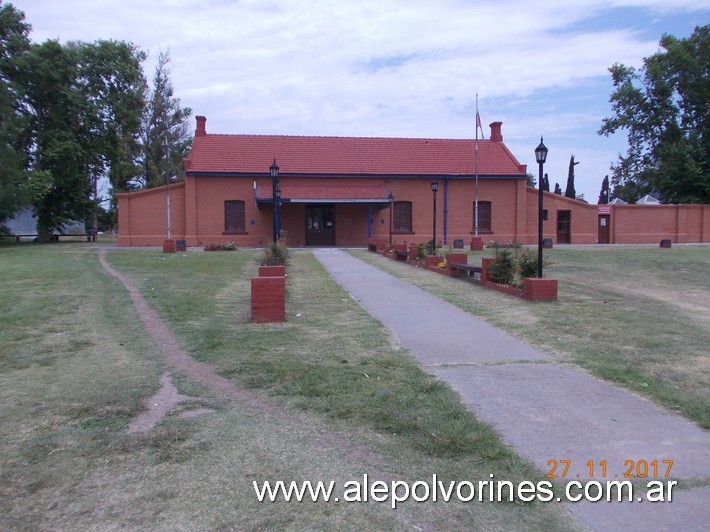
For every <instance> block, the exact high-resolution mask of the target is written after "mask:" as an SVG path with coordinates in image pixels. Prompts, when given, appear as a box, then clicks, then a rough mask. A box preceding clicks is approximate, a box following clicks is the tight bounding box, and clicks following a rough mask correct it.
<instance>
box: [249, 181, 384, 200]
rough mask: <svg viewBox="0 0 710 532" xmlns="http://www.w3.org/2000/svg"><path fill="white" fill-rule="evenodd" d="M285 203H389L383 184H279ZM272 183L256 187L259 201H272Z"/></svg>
mask: <svg viewBox="0 0 710 532" xmlns="http://www.w3.org/2000/svg"><path fill="white" fill-rule="evenodd" d="M279 188H280V189H281V202H283V203H389V201H390V200H389V192H388V191H387V190H386V189H385V188H384V187H382V186H381V185H290V184H283V185H279ZM271 192H272V191H271V185H258V186H257V187H256V201H257V203H271V202H272V201H273V200H272V194H271Z"/></svg>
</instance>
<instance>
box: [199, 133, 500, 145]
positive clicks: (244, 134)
mask: <svg viewBox="0 0 710 532" xmlns="http://www.w3.org/2000/svg"><path fill="white" fill-rule="evenodd" d="M209 137H227V138H233V137H252V138H254V137H256V138H282V139H294V138H296V139H343V140H426V141H429V140H433V141H442V142H451V141H473V142H475V141H476V140H477V141H478V142H486V143H490V142H493V143H495V144H501V143H500V142H497V141H492V140H491V139H473V138H469V137H463V138H448V137H383V136H379V137H377V136H375V137H352V136H341V135H280V134H270V133H207V134H205V135H203V136H202V137H198V138H209Z"/></svg>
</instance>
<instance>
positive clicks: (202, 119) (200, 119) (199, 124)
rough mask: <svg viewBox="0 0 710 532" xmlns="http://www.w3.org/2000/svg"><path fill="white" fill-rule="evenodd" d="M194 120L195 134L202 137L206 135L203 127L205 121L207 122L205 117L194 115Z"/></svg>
mask: <svg viewBox="0 0 710 532" xmlns="http://www.w3.org/2000/svg"><path fill="white" fill-rule="evenodd" d="M195 120H196V121H197V129H195V136H196V137H204V136H205V135H207V130H206V129H205V122H207V118H205V117H204V116H196V117H195Z"/></svg>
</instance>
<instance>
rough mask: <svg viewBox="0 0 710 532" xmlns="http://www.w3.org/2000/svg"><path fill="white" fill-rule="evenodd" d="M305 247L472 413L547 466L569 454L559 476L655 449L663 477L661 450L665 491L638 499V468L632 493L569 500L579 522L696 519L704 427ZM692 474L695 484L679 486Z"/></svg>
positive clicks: (705, 464)
mask: <svg viewBox="0 0 710 532" xmlns="http://www.w3.org/2000/svg"><path fill="white" fill-rule="evenodd" d="M313 254H314V255H315V257H316V258H317V259H318V260H319V261H320V262H321V263H322V264H323V265H324V266H325V268H326V269H327V270H328V271H329V272H330V274H331V275H332V276H333V278H334V279H335V280H336V281H337V282H338V283H340V284H341V285H342V286H343V287H344V288H345V290H347V291H348V292H349V293H350V294H351V295H352V296H353V297H354V298H355V299H356V300H357V301H358V302H359V303H360V304H361V305H362V306H363V307H364V308H365V310H367V311H368V312H369V313H370V314H372V315H373V316H374V317H375V318H377V319H379V320H380V321H382V323H383V324H385V326H386V327H388V328H389V329H390V330H391V332H392V334H393V335H394V336H395V338H396V339H397V340H398V341H399V342H400V343H401V344H402V345H403V346H405V347H406V348H407V349H409V350H410V351H411V352H412V354H413V355H414V356H416V357H417V358H418V359H419V360H420V361H421V363H422V365H423V366H424V368H425V369H426V370H427V371H429V372H431V373H433V374H435V375H437V376H438V377H439V378H441V379H442V380H444V381H446V382H448V383H449V384H450V385H451V386H452V387H453V388H455V389H456V390H458V391H459V392H460V393H461V395H462V396H463V398H464V400H465V401H466V402H467V404H468V405H469V407H470V408H471V410H473V411H474V412H475V413H476V415H477V416H478V417H479V418H480V419H483V420H485V421H487V422H489V423H491V424H492V425H494V426H495V427H496V429H497V430H498V432H499V433H500V434H501V436H502V438H503V439H504V441H506V442H507V443H508V444H510V445H511V446H512V447H514V448H515V449H516V451H517V452H519V453H520V454H521V455H523V456H525V457H526V458H528V459H530V460H531V461H532V462H534V463H535V464H536V465H537V466H538V468H539V469H540V470H541V471H543V472H545V473H547V472H548V471H550V467H551V466H550V465H549V461H550V460H557V461H559V460H561V459H564V460H570V461H571V467H570V470H569V472H568V474H567V478H569V479H577V478H578V479H579V480H580V481H582V482H585V481H586V480H589V479H590V475H589V468H588V466H587V462H589V461H590V460H591V461H593V462H594V463H595V464H596V468H595V474H594V477H593V479H594V480H596V481H599V482H602V483H606V481H607V480H624V478H623V477H624V473H625V472H626V471H627V469H628V465H625V462H626V461H627V460H633V461H635V462H638V461H640V460H646V461H647V462H648V463H649V464H650V463H651V462H652V461H654V460H657V464H658V469H659V472H658V477H660V478H658V479H657V480H661V481H664V484H665V481H666V480H667V479H665V478H664V473H665V467H666V464H665V463H663V462H662V461H663V460H673V467H672V471H671V477H672V480H676V481H678V484H677V485H676V486H675V487H674V488H673V491H672V502H664V503H661V502H657V503H651V502H648V501H646V500H643V501H642V502H641V501H639V500H638V499H639V497H640V496H641V495H643V494H645V491H646V490H645V481H649V480H654V479H653V478H647V479H645V481H644V482H643V483H641V484H640V485H639V486H638V487H637V488H635V492H634V501H633V502H621V503H619V502H610V503H608V502H603V501H602V502H596V503H582V502H580V503H569V504H568V508H569V509H570V511H571V512H572V513H573V514H574V515H576V516H577V518H578V519H579V520H580V521H581V522H582V523H584V524H585V525H587V526H589V527H590V528H592V529H595V530H670V529H673V528H680V529H682V530H698V531H699V530H703V531H704V530H708V526H709V525H708V523H710V485H708V484H710V432H708V431H705V430H702V429H701V428H699V427H697V426H696V425H694V424H693V423H690V422H689V421H687V420H685V419H683V418H681V417H678V416H676V415H673V414H671V413H669V412H667V411H666V410H664V409H662V408H660V407H658V406H656V405H655V404H653V403H651V402H649V401H647V400H646V399H644V398H641V397H639V396H637V395H635V394H633V393H631V392H629V391H626V390H623V389H620V388H617V387H615V386H613V385H611V384H608V383H606V382H603V381H600V380H598V379H596V378H594V377H591V376H589V375H588V374H586V373H584V372H583V371H581V370H577V369H572V368H568V367H563V366H560V365H557V364H555V363H553V361H552V359H551V358H550V357H549V356H548V355H547V354H546V353H543V352H540V351H537V350H535V349H533V348H531V347H530V346H528V345H527V344H525V343H523V342H521V341H520V340H517V339H516V338H514V337H513V336H511V335H509V334H507V333H504V332H502V331H500V330H498V329H496V328H494V327H492V326H490V325H488V324H487V323H485V322H483V321H482V320H480V319H478V318H475V317H474V316H472V315H470V314H467V313H465V312H463V311H462V310H460V309H458V308H457V307H454V306H453V305H450V304H449V303H446V302H444V301H442V300H441V299H439V298H437V297H436V296H434V295H432V294H430V293H428V292H424V291H423V290H421V289H419V288H417V287H415V286H413V285H411V284H409V283H406V282H404V281H401V280H399V279H396V278H395V277H392V276H391V275H389V274H387V273H384V272H382V271H381V270H378V269H377V268H374V267H372V266H370V265H368V264H365V263H364V262H362V261H361V260H358V259H356V258H354V257H353V256H351V255H349V254H348V253H345V252H343V251H341V250H337V249H316V250H313ZM432 275H434V274H432ZM461 287H462V289H464V290H481V289H482V288H480V287H476V286H471V285H467V284H463V283H462V284H461ZM521 304H527V303H523V302H521ZM602 460H605V461H606V478H603V477H602V476H601V473H600V466H599V463H600V462H601V461H602ZM562 468H563V466H560V467H559V468H558V469H557V473H558V474H561V472H562ZM649 477H651V473H649ZM462 480H466V479H462ZM668 480H671V479H668ZM691 480H692V481H693V482H692V484H691V483H690V482H689V481H691ZM697 484H704V485H702V486H701V487H696V488H692V487H690V486H691V485H697ZM642 492H643V493H642ZM573 493H575V492H573Z"/></svg>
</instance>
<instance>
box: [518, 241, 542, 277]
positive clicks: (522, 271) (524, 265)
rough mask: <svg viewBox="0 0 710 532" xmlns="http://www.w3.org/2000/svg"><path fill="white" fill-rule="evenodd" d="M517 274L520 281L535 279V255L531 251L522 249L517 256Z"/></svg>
mask: <svg viewBox="0 0 710 532" xmlns="http://www.w3.org/2000/svg"><path fill="white" fill-rule="evenodd" d="M518 274H519V275H520V279H521V282H522V279H525V278H526V277H537V253H535V252H533V250H531V249H524V250H523V251H522V252H521V253H520V254H519V255H518Z"/></svg>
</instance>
